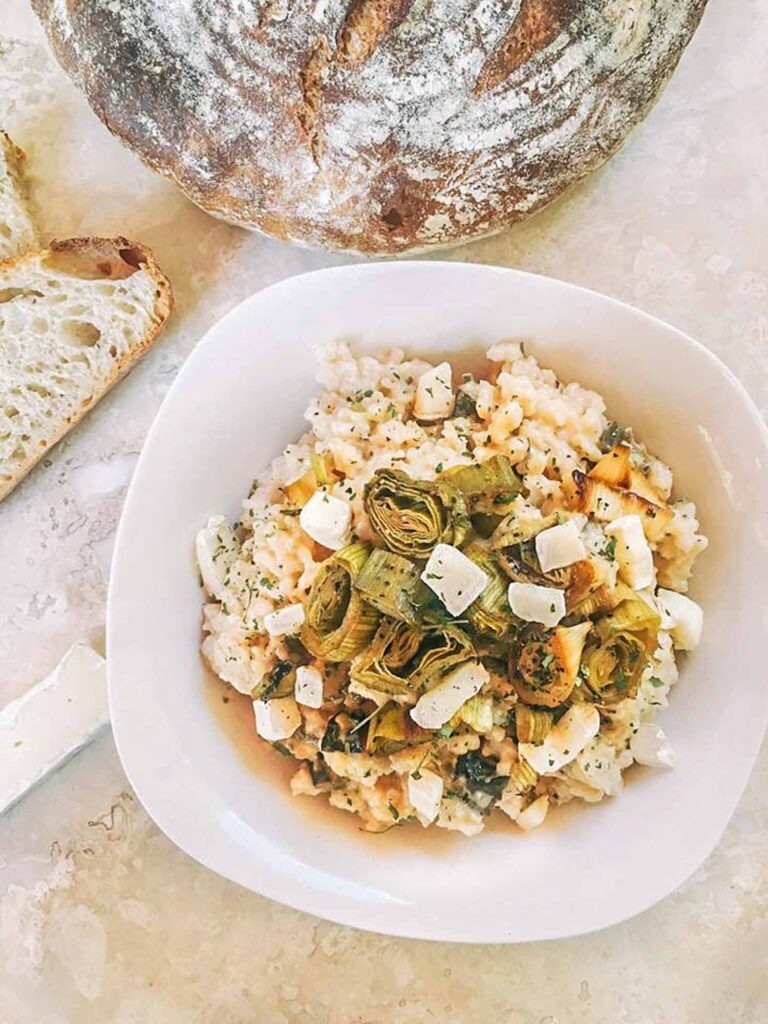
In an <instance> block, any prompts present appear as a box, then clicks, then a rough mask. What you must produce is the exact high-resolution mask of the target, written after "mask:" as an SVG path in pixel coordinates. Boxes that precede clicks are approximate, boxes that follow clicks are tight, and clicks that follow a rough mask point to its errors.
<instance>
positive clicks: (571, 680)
mask: <svg viewBox="0 0 768 1024" xmlns="http://www.w3.org/2000/svg"><path fill="white" fill-rule="evenodd" d="M591 628H592V623H591V622H580V623H579V624H578V625H576V626H558V627H557V628H556V629H554V630H551V631H547V630H535V631H532V632H531V633H529V634H528V639H527V640H526V641H525V642H524V643H523V645H522V647H520V648H519V649H518V650H516V651H513V652H512V655H511V657H510V666H509V667H510V677H511V679H512V685H513V687H514V689H515V692H516V693H517V696H518V698H519V699H520V700H521V701H522V702H523V703H524V704H534V705H541V706H543V707H548V708H555V707H557V706H558V705H559V704H562V703H563V701H566V700H568V698H569V697H570V695H571V692H572V690H573V688H574V686H575V685H576V677H577V675H578V672H579V665H580V663H581V654H582V651H583V650H584V642H585V640H586V636H587V633H589V631H590V629H591Z"/></svg>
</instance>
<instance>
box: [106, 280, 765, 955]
mask: <svg viewBox="0 0 768 1024" xmlns="http://www.w3.org/2000/svg"><path fill="white" fill-rule="evenodd" d="M339 338H342V339H347V340H350V341H351V342H353V343H354V345H355V348H356V349H357V350H358V351H368V352H376V351H378V350H381V349H382V348H385V347H389V346H393V345H396V346H402V347H404V348H406V349H408V350H410V351H412V352H416V353H425V354H429V355H435V354H438V353H439V354H447V355H449V356H450V357H451V358H452V359H453V360H454V362H456V363H457V364H458V365H468V364H469V363H471V362H472V361H474V360H476V357H477V355H478V354H479V353H481V352H482V350H484V349H485V348H486V347H487V346H488V345H490V344H492V343H493V342H495V341H498V340H500V339H504V338H524V339H526V340H527V341H528V343H529V346H530V350H531V351H532V353H533V354H535V355H536V356H537V358H538V359H539V360H540V361H541V362H542V364H543V365H545V366H551V367H552V368H553V369H555V370H556V372H557V373H558V374H559V375H560V377H561V378H563V379H564V380H576V381H579V382H580V383H582V384H584V385H585V386H588V387H591V388H594V389H595V390H597V391H598V392H599V393H601V394H602V395H603V396H604V397H605V399H606V400H607V402H608V407H609V411H610V412H611V413H612V415H613V416H614V417H615V418H617V419H618V420H620V421H621V422H622V423H626V424H631V425H632V426H633V427H634V428H635V431H636V433H637V435H638V437H640V438H641V439H642V440H643V441H645V442H646V443H647V444H648V445H649V447H650V448H651V449H652V450H653V451H654V452H656V453H657V454H658V455H659V456H661V457H662V458H663V459H665V460H666V461H667V462H669V463H670V464H671V466H672V467H673V470H674V473H675V485H676V494H678V495H680V494H686V495H690V496H691V497H692V498H693V499H695V501H696V503H697V506H698V509H699V514H700V519H701V523H702V527H703V530H704V532H705V533H706V534H707V535H708V536H709V538H710V548H709V550H708V551H707V552H706V553H705V554H704V555H703V556H702V557H701V559H700V561H699V563H698V566H697V571H696V575H695V579H694V587H693V592H692V593H693V596H694V597H695V598H696V599H697V600H698V601H700V602H701V603H702V604H703V606H704V609H705V632H704V640H703V642H702V645H701V647H700V648H699V649H698V650H697V651H696V652H695V654H693V655H691V656H689V657H688V658H687V659H686V660H685V661H684V662H683V665H682V673H681V680H680V683H679V684H678V686H677V687H676V688H675V690H674V691H673V694H672V698H671V706H670V708H669V710H668V711H667V712H665V713H664V714H663V716H662V721H663V724H664V727H665V729H666V731H667V732H668V734H669V735H670V737H671V739H672V741H673V743H674V745H675V748H676V750H677V753H678V760H679V765H678V767H677V768H676V769H675V770H674V771H673V772H667V771H653V770H650V769H641V768H633V769H631V770H630V771H629V773H628V777H627V786H626V788H625V790H624V792H623V793H622V794H620V795H619V796H618V797H617V798H614V799H611V800H606V801H604V802H603V803H602V804H600V805H596V806H588V805H584V804H581V803H580V802H579V803H578V806H574V804H571V805H569V806H568V807H566V808H563V809H560V810H558V811H556V812H555V813H553V814H552V815H550V818H549V819H548V821H547V822H546V823H545V825H544V826H543V827H542V828H541V829H539V830H536V831H534V832H532V833H529V834H521V833H520V832H519V831H517V830H516V829H515V827H514V826H512V825H511V824H509V826H508V827H506V828H505V827H504V826H503V825H498V824H497V825H495V826H493V827H490V828H489V829H487V830H486V831H485V832H484V833H483V834H482V835H480V836H478V837H475V838H472V839H465V838H464V837H461V836H458V837H457V836H454V835H445V834H443V833H438V834H435V830H433V829H432V830H429V831H428V832H422V830H420V829H418V827H416V826H414V827H406V828H403V829H393V830H391V831H390V832H389V833H387V834H385V835H368V834H365V833H362V832H360V831H358V830H357V829H356V828H355V827H354V825H353V824H351V818H350V817H349V816H345V815H344V814H343V812H341V811H330V810H328V812H327V813H318V812H317V811H316V809H315V808H314V807H312V808H310V804H312V805H314V804H317V803H318V801H310V800H307V799H305V798H302V799H299V800H295V799H293V798H292V797H291V796H290V793H289V791H288V787H287V785H286V784H285V780H284V773H283V775H282V776H281V775H280V773H279V772H278V771H277V769H276V767H275V765H274V764H273V762H272V759H273V758H274V759H275V760H277V761H279V760H280V759H279V757H278V756H277V755H273V754H272V753H269V754H268V755H266V756H265V757H264V758H261V760H259V762H258V763H259V764H260V765H261V767H262V768H263V770H261V771H254V770H253V769H252V768H249V767H248V765H247V764H246V763H245V762H244V760H243V758H242V757H241V756H240V754H239V753H238V751H237V750H236V748H235V746H234V745H233V743H232V741H231V738H230V737H229V736H228V735H227V734H226V731H225V730H224V729H223V728H222V726H221V723H220V722H219V720H218V719H217V717H216V716H215V715H214V714H213V713H212V710H211V702H210V698H209V696H207V695H206V691H207V687H208V686H209V684H207V683H206V671H205V669H204V668H203V665H202V663H201V660H200V656H199V644H200V638H201V633H200V623H201V603H202V599H201V592H200V589H199V586H198V580H197V573H196V569H195V565H194V560H193V542H194V537H195V533H196V531H197V529H198V528H199V527H200V526H201V524H203V523H204V522H205V521H206V519H207V518H208V517H209V516H210V515H212V514H214V513H217V512H223V513H225V514H227V515H229V516H230V517H232V519H234V518H237V516H238V514H239V509H240V502H241V499H242V497H243V496H244V495H245V494H246V493H247V492H248V490H249V487H250V484H251V481H252V480H253V478H254V477H255V476H258V474H259V472H260V470H261V469H262V468H263V467H265V466H266V465H267V464H268V463H269V462H270V460H271V459H272V458H273V457H274V456H276V455H277V454H279V452H280V451H281V450H282V448H283V447H284V445H285V444H286V443H288V442H289V441H292V440H294V439H296V438H297V437H298V436H299V435H300V434H301V433H302V431H303V426H304V424H303V421H302V413H303V411H304V408H305V406H306V404H307V401H308V399H309V398H310V397H311V396H312V395H313V394H314V393H315V392H316V390H317V385H316V384H315V380H314V372H315V360H314V358H313V355H312V349H313V347H314V346H315V345H316V344H318V343H323V342H326V341H329V340H333V339H339ZM767 463H768V437H767V432H766V428H765V425H764V424H763V422H762V420H761V418H760V416H759V414H758V413H757V411H756V410H755V408H754V406H753V405H752V403H751V402H750V400H749V398H748V397H747V395H746V393H745V391H744V390H743V388H742V387H741V385H740V384H739V383H738V381H737V380H736V379H735V378H734V377H733V375H732V374H731V373H730V372H729V371H728V370H727V369H726V368H725V367H724V366H723V365H722V364H721V363H720V362H719V361H718V360H717V359H716V358H715V357H713V356H712V355H711V354H710V353H709V352H707V351H706V350H705V349H704V348H702V347H701V346H700V345H698V344H697V343H696V342H694V341H692V340H691V339H690V338H688V337H686V336H685V335H683V334H681V333H680V332H679V331H676V330H674V329H673V328H671V327H669V326H667V325H665V324H663V323H661V322H660V321H658V320H655V319H653V318H651V317H649V316H646V315H644V314H643V313H640V312H638V311H637V310H634V309H631V308H630V307H628V306H625V305H623V304H621V303H619V302H616V301H614V300H611V299H608V298H606V297H604V296H601V295H598V294H595V293H593V292H588V291H585V290H583V289H580V288H576V287H574V286H571V285H567V284H563V283H561V282H558V281H553V280H549V279H547V278H543V277H536V276H533V275H530V274H525V273H521V272H518V271H513V270H503V269H498V268H491V267H483V266H476V265H471V264H462V263H432V262H429V263H428V262H423V263H407V262H403V263H386V264H368V265H363V266H349V267H341V268H337V269H332V270H323V271H319V272H317V273H312V274H307V275H304V276H301V277H294V278H291V279H289V280H287V281H283V282H281V283H280V284H277V285H275V286H273V287H271V288H268V289H266V290H265V291H262V292H259V293H257V294H256V295H253V296H252V297H251V298H249V299H247V300H246V301H245V302H243V303H242V304H241V305H240V306H238V307H237V308H236V309H234V310H233V311H232V312H231V313H229V314H228V315H227V316H226V317H225V318H224V319H223V320H222V321H221V322H220V323H218V324H217V325H216V326H215V327H214V328H213V329H212V330H211V331H210V332H209V333H208V335H207V336H206V338H205V339H204V340H203V341H202V342H201V343H200V344H199V345H198V346H197V348H196V349H195V350H194V352H193V353H192V355H191V356H190V357H189V359H188V360H187V362H186V364H185V365H184V367H183V369H182V370H181V372H180V374H179V376H178V378H177V380H176V382H175V384H174V386H173V387H172V389H171V391H170V392H169V394H168V396H167V397H166V399H165V402H164V404H163V407H162V409H161V410H160V412H159V414H158V416H157V419H156V420H155V423H154V425H153V427H152V430H151V432H150V435H149V438H148V440H147V443H146V445H145V447H144V451H143V452H142V455H141V458H140V460H139V465H138V467H137V470H136V473H135V476H134V478H133V482H132V484H131V487H130V491H129V494H128V498H127V501H126V506H125V511H124V513H123V518H122V521H121V524H120V529H119V533H118V539H117V545H116V550H115V557H114V562H113V567H112V581H111V587H110V596H109V610H108V672H109V697H110V708H111V714H112V721H113V726H114V732H115V738H116V741H117V746H118V750H119V752H120V756H121V758H122V761H123V765H124V767H125V770H126V773H127V775H128V777H129V779H130V781H131V784H132V785H133V787H134V789H135V790H136V792H137V794H138V796H139V798H140V799H141V801H142V802H143V804H144V806H145V807H146V809H147V810H148V812H149V813H150V815H151V816H152V817H153V818H154V820H155V821H156V822H157V824H158V825H159V826H160V828H161V829H162V830H163V831H164V832H165V833H166V834H167V835H168V836H169V837H170V838H171V839H172V840H173V841H174V842H175V843H177V844H178V845H179V846H180V847H181V848H182V849H183V850H185V851H186V852H187V853H188V854H190V855H191V856H192V857H195V858H196V859H197V860H198V861H200V862H201V863H203V864H205V865H207V866H208V867H210V868H212V869H213V870H215V871H218V872H219V873H220V874H222V875H225V876H226V877H228V878H230V879H233V880H234V881H236V882H239V883H240V884H242V885H244V886H246V887H248V888H249V889H253V890H254V891H256V892H260V893H262V894H264V895H265V896H269V897H271V898H273V899H276V900H279V901H281V902H283V903H286V904H289V905H290V906H293V907H297V908H299V909H302V910H305V911H308V912H310V913H313V914H317V915H319V916H321V917H326V918H329V919H331V920H334V921H338V922H341V923H343V924H348V925H353V926H356V927H359V928H366V929H369V930H373V931H378V932H384V933H388V934H392V935H404V936H412V937H417V938H426V939H440V940H455V941H467V942H517V941H527V940H533V939H547V938H558V937H564V936H567V935H574V934H578V933H581V932H586V931H590V930H593V929H596V928H601V927H604V926H606V925H609V924H613V923H616V922H618V921H621V920H623V919H625V918H627V917H629V916H631V915H632V914H636V913H638V912H639V911H641V910H643V909H645V908H646V907H649V906H651V905H652V904H654V903H655V902H657V901H658V900H660V899H661V898H662V897H664V896H666V895H667V894H668V893H669V892H671V891H672V890H673V889H674V888H675V887H676V886H678V885H679V884H680V883H681V882H683V881H684V880H685V879H686V878H687V877H688V876H689V875H690V874H691V873H692V872H693V871H694V870H695V869H696V868H697V867H698V866H699V865H700V864H701V863H702V861H703V860H704V859H705V858H706V856H707V855H708V854H709V853H710V851H711V850H712V848H713V846H714V845H715V843H716V842H717V840H718V838H719V836H720V835H721V833H722V831H723V829H724V828H725V826H726V824H727V822H728V819H729V818H730V816H731V814H732V812H733V810H734V808H735V806H736V803H737V801H738V799H739V796H740V794H741V792H742V790H743V788H744V786H745V784H746V781H747V778H748V775H749V772H750V769H751V767H752V764H753V761H754V759H755V756H756V754H757V751H758V749H759V745H760V742H761V739H762V736H763V733H764V730H765V725H766V720H768V687H767V686H766V680H765V660H766V659H765V654H764V649H765V643H766V640H767V639H768V629H767V628H766V627H767V624H768V512H767V511H766V510H768V476H767V474H766V464H767ZM253 745H254V750H255V749H256V748H257V746H258V743H257V740H256V738H255V736H254V738H253ZM257 760H258V758H257Z"/></svg>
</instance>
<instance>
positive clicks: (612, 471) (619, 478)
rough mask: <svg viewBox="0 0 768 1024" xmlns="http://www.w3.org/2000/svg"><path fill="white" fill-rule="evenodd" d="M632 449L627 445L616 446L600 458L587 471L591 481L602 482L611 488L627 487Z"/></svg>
mask: <svg viewBox="0 0 768 1024" xmlns="http://www.w3.org/2000/svg"><path fill="white" fill-rule="evenodd" d="M631 456H632V449H631V448H630V447H629V445H628V444H624V443H623V442H622V443H621V444H617V445H616V447H615V448H612V449H611V450H610V451H609V452H608V453H607V454H606V455H604V456H603V457H602V459H600V460H599V461H598V462H596V463H595V465H594V466H593V467H592V469H591V470H590V471H589V474H588V475H589V477H591V478H592V479H593V480H602V482H603V483H604V484H611V485H612V486H613V487H629V474H630V470H631V468H632V467H631V464H630V458H631Z"/></svg>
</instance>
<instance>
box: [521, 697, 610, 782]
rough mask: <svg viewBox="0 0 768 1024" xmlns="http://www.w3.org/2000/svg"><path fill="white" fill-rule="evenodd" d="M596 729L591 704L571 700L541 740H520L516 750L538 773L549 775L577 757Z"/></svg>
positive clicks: (596, 715)
mask: <svg viewBox="0 0 768 1024" xmlns="http://www.w3.org/2000/svg"><path fill="white" fill-rule="evenodd" d="M599 729H600V712H599V711H598V710H597V708H596V707H595V706H594V704H574V705H573V707H571V708H569V709H568V710H567V711H566V712H565V714H564V715H563V717H562V718H561V719H560V721H559V722H558V723H557V725H555V726H554V727H553V728H552V729H551V730H550V731H549V734H548V735H547V736H546V738H545V739H544V740H543V741H542V742H541V743H520V744H518V748H517V751H518V754H519V755H520V757H522V758H523V759H524V760H525V761H527V762H528V764H529V765H530V766H531V768H533V770H534V771H536V772H538V774H539V775H552V774H553V773H554V772H559V771H560V769H561V768H563V767H564V766H565V765H567V764H570V762H571V761H573V759H574V758H575V757H578V755H579V754H580V753H581V752H582V750H584V748H585V747H586V746H587V744H589V743H591V742H592V740H593V739H594V738H595V736H597V733H598V731H599Z"/></svg>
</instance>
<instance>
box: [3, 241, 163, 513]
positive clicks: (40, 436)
mask: <svg viewBox="0 0 768 1024" xmlns="http://www.w3.org/2000/svg"><path fill="white" fill-rule="evenodd" d="M172 304H173V296H172V292H171V286H170V284H169V283H168V280H167V278H166V277H165V275H164V274H163V273H162V271H161V270H160V268H159V267H158V266H157V264H156V263H155V261H154V259H153V257H152V254H151V253H150V252H149V250H148V249H146V248H145V247H144V246H142V245H138V244H137V243H136V242H129V241H128V240H127V239H125V238H73V239H69V240H67V241H63V242H52V243H51V246H50V248H49V249H46V250H43V251H41V252H32V253H29V254H28V255H26V256H21V257H19V258H18V259H15V260H7V261H6V262H5V263H2V264H0V499H2V498H4V497H5V496H6V495H7V494H8V493H9V492H10V491H11V490H13V488H14V487H15V486H16V484H17V483H18V482H19V481H20V480H21V479H22V477H24V476H25V474H26V473H28V472H29V470H30V469H31V468H32V466H34V464H35V463H36V462H37V461H38V459H40V458H41V457H42V456H43V455H44V454H45V452H46V451H47V450H48V449H49V448H50V447H51V445H53V444H55V443H56V441H58V440H59V438H61V437H62V436H63V435H64V434H66V432H67V431H68V430H70V429H71V427H72V426H73V425H74V424H75V423H77V422H78V420H79V419H80V418H81V417H82V416H83V415H84V414H85V413H86V412H87V411H88V409H90V407H91V406H92V405H94V404H95V403H96V402H98V400H99V399H100V398H101V397H102V395H104V394H105V393H106V392H107V391H108V390H109V389H110V388H111V387H112V385H113V384H115V383H116V382H117V381H118V380H119V379H120V378H121V377H122V376H123V374H124V373H126V372H127V371H128V370H129V369H130V368H131V367H132V366H133V364H134V363H135V362H136V361H137V359H139V358H140V357H141V356H142V355H143V354H144V352H146V350H147V349H148V348H149V346H150V345H151V344H152V342H153V341H154V339H155V337H156V336H157V334H158V332H159V331H160V329H161V328H162V326H163V324H164V323H165V321H166V320H167V318H168V315H169V313H170V311H171V307H172Z"/></svg>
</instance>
